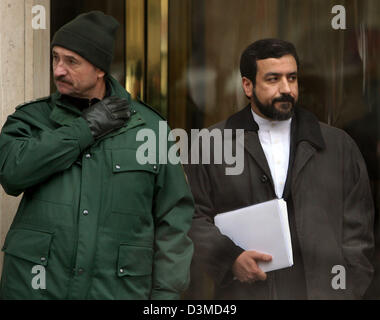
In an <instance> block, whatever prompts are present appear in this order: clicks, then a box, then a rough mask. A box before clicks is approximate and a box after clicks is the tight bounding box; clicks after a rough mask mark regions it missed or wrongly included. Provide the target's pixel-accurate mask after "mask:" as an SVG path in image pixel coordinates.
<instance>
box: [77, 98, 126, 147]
mask: <svg viewBox="0 0 380 320" xmlns="http://www.w3.org/2000/svg"><path fill="white" fill-rule="evenodd" d="M82 116H83V118H85V119H86V120H87V122H88V125H89V127H90V130H91V133H92V135H93V137H94V139H95V140H96V139H99V138H101V137H104V136H105V135H107V134H108V133H110V132H112V131H114V130H117V129H120V128H121V127H123V126H124V124H125V123H126V121H127V120H128V119H129V118H130V116H131V112H130V110H129V105H128V101H127V100H126V99H121V98H118V97H109V98H106V99H104V100H102V101H100V102H98V103H95V104H94V105H92V106H91V107H89V108H87V109H85V110H83V115H82Z"/></svg>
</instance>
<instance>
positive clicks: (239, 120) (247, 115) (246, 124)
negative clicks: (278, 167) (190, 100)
mask: <svg viewBox="0 0 380 320" xmlns="http://www.w3.org/2000/svg"><path fill="white" fill-rule="evenodd" d="M225 128H226V129H233V130H237V129H243V130H244V132H245V133H244V149H245V150H246V151H247V153H248V154H249V155H250V156H251V157H252V158H253V159H254V160H255V162H256V163H257V165H258V166H259V167H260V168H261V169H262V170H263V172H264V173H265V175H266V176H267V178H268V179H269V180H270V182H271V184H272V186H274V184H273V179H272V174H271V172H270V169H269V165H268V162H267V159H266V157H265V154H264V150H263V148H262V146H261V143H260V140H259V135H258V131H259V126H258V125H257V123H256V122H255V120H254V119H253V116H252V112H251V106H250V105H248V106H247V107H246V108H244V109H243V110H241V111H240V112H238V113H236V114H234V115H232V116H231V117H230V118H229V119H228V120H227V122H226V126H225Z"/></svg>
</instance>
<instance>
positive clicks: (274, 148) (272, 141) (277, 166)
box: [252, 110, 292, 199]
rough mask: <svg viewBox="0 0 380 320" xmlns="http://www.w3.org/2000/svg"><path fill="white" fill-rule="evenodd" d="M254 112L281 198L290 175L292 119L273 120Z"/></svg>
mask: <svg viewBox="0 0 380 320" xmlns="http://www.w3.org/2000/svg"><path fill="white" fill-rule="evenodd" d="M252 114H253V118H254V119H255V121H256V123H257V124H258V125H259V132H258V135H259V139H260V143H261V146H262V148H263V150H264V153H265V156H266V158H267V161H268V165H269V168H270V171H271V174H272V178H273V183H274V187H275V192H276V195H277V197H278V198H279V199H281V198H282V196H283V193H284V188H285V183H286V178H287V175H288V167H289V155H290V127H291V123H292V119H289V120H285V121H271V120H267V119H264V118H262V117H260V116H259V115H257V114H256V113H255V112H254V111H253V110H252Z"/></svg>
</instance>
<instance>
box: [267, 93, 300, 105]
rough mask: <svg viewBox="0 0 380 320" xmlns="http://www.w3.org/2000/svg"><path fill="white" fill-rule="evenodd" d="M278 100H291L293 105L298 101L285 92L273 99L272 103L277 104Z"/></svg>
mask: <svg viewBox="0 0 380 320" xmlns="http://www.w3.org/2000/svg"><path fill="white" fill-rule="evenodd" d="M276 102H290V103H291V104H292V105H294V104H295V103H296V101H295V100H294V98H293V97H292V96H291V95H288V94H283V95H282V96H281V97H278V98H275V99H273V101H272V104H275V103H276Z"/></svg>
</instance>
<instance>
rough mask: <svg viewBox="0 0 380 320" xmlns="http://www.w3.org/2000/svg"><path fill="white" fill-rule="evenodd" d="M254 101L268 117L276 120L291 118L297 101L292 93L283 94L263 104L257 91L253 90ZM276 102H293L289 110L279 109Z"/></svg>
mask: <svg viewBox="0 0 380 320" xmlns="http://www.w3.org/2000/svg"><path fill="white" fill-rule="evenodd" d="M253 101H254V102H255V105H256V107H257V109H259V111H260V112H261V113H262V114H263V115H264V116H265V117H267V118H269V119H271V120H275V121H285V120H289V119H290V118H292V117H293V115H294V108H295V106H296V101H295V100H294V98H293V97H292V96H291V95H288V94H283V95H281V97H279V98H276V99H273V101H272V103H271V104H263V103H261V102H260V100H259V98H258V97H257V96H256V93H255V92H253ZM276 102H285V103H291V108H290V109H289V110H285V109H284V110H282V111H281V110H278V109H277V108H276V106H275V103H276Z"/></svg>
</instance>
